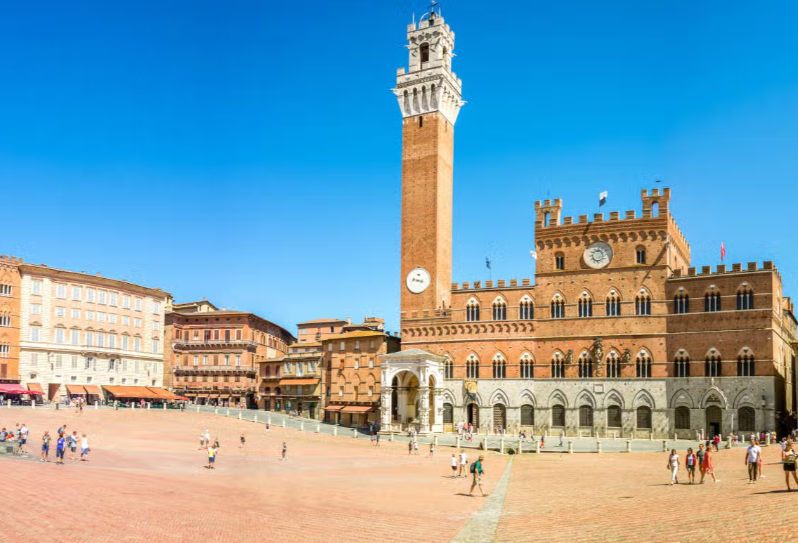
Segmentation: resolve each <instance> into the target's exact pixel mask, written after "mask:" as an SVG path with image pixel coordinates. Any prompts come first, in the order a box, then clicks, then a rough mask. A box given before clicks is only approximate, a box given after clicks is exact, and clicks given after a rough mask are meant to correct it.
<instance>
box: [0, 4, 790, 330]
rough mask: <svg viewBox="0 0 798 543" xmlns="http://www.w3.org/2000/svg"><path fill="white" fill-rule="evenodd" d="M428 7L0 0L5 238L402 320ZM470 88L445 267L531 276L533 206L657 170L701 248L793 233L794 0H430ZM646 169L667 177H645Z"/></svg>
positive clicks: (179, 288) (624, 195)
mask: <svg viewBox="0 0 798 543" xmlns="http://www.w3.org/2000/svg"><path fill="white" fill-rule="evenodd" d="M426 5H428V2H415V1H409V0H378V1H373V2H371V3H363V2H357V3H355V2H347V1H343V0H336V1H332V0H305V1H304V2H301V3H299V2H274V1H262V0H261V1H256V0H224V1H222V0H214V1H211V0H171V1H166V2H165V1H163V0H157V1H156V0H136V1H131V0H115V1H114V2H108V1H107V0H98V1H91V0H71V1H69V2H63V1H62V0H37V1H36V2H4V3H2V5H1V6H0V50H2V51H3V54H2V55H0V74H1V75H2V79H1V81H2V84H0V188H1V189H2V202H3V204H4V205H3V206H2V209H3V211H2V216H3V218H4V223H5V227H4V228H3V229H2V231H0V253H2V254H11V255H15V256H21V257H23V258H24V259H25V261H27V262H33V263H43V264H47V265H49V266H52V267H58V268H63V269H69V270H74V271H86V272H87V273H97V272H100V273H102V274H103V275H104V276H106V277H112V278H117V279H126V280H129V281H133V282H136V283H140V284H143V285H146V286H152V287H158V288H162V289H164V290H167V291H168V292H170V293H172V295H173V296H174V297H175V299H176V300H177V301H178V302H186V301H193V300H197V299H201V298H203V297H207V298H208V299H209V300H211V301H212V302H213V303H214V304H216V305H217V306H219V307H226V308H228V309H238V310H247V311H252V312H255V313H257V314H259V315H260V316H262V317H264V318H266V319H269V320H272V321H273V322H276V323H278V324H280V325H282V326H284V327H286V328H287V329H288V330H289V331H290V332H292V333H294V334H295V333H296V327H295V324H296V323H297V322H301V321H304V320H310V319H315V318H321V317H335V318H346V317H351V318H352V320H353V321H357V322H360V320H361V319H362V318H363V317H364V316H379V317H383V318H385V320H386V325H387V328H388V329H389V330H398V328H399V293H400V290H399V289H400V286H401V284H402V279H401V278H400V276H399V247H400V245H399V243H400V239H399V236H400V205H401V201H400V195H401V126H402V125H401V117H400V112H399V107H398V104H397V102H396V99H395V97H394V96H393V94H392V93H391V91H390V89H391V88H392V87H393V86H394V84H395V77H396V69H397V68H399V67H404V66H406V65H407V50H406V49H405V48H404V47H403V45H404V44H405V43H406V34H405V32H406V28H407V24H409V23H410V22H411V20H412V17H413V15H414V14H415V16H416V17H418V16H420V15H421V14H422V13H424V11H425V9H424V8H425V6H426ZM441 8H442V15H443V17H444V19H445V20H446V22H447V23H448V24H449V25H450V26H451V28H452V29H453V30H454V31H455V32H456V43H455V49H454V53H455V54H456V55H457V56H456V57H455V58H454V60H453V69H454V71H455V72H456V73H457V75H458V77H460V78H461V79H462V81H463V98H464V99H465V100H466V101H467V104H466V105H465V106H464V107H463V109H462V110H461V112H460V116H459V118H458V121H457V126H456V137H455V171H454V233H453V239H454V241H453V243H454V246H453V277H452V280H453V281H455V282H463V281H475V280H485V279H488V274H489V271H488V270H487V268H486V266H485V259H486V257H487V258H490V259H491V261H492V272H491V273H492V277H493V279H511V278H524V277H532V276H533V274H534V261H533V260H532V258H531V257H530V253H529V252H530V250H531V249H532V248H533V243H534V239H533V235H534V231H533V229H534V202H535V200H542V199H545V198H562V199H563V206H564V209H563V214H564V215H566V216H569V215H573V216H577V215H580V214H590V215H592V214H593V213H595V212H598V211H599V209H598V195H599V193H600V192H601V191H605V190H606V191H608V193H609V198H608V202H607V205H606V206H604V207H603V208H602V211H604V212H605V213H608V212H610V211H616V210H617V211H621V212H623V211H625V210H630V209H636V210H638V212H639V210H640V209H641V202H640V190H641V189H643V188H652V187H654V186H660V187H662V186H669V187H670V188H671V192H672V194H671V212H672V214H673V215H674V216H675V218H676V220H677V221H678V223H679V225H680V228H681V230H682V232H683V233H684V234H685V236H686V237H687V239H688V241H689V242H690V243H691V249H692V264H693V265H694V266H699V267H700V266H702V265H716V264H719V263H720V260H719V259H720V244H721V242H724V243H725V247H726V259H725V262H726V263H728V264H731V263H734V262H748V261H760V262H761V261H763V260H773V261H774V262H775V263H776V266H777V267H778V268H779V270H780V272H781V274H782V277H783V279H784V282H785V293H786V294H787V295H790V294H792V295H798V272H796V266H798V254H797V253H796V251H795V249H794V243H793V226H794V221H793V215H794V201H795V199H796V196H797V195H798V194H797V193H798V188H796V183H795V181H796V150H797V149H798V128H797V127H798V60H796V55H795V52H796V51H798V32H795V21H796V20H798V4H797V3H795V2H792V1H786V0H784V1H772V2H758V3H752V2H742V1H739V2H738V1H733V2H728V1H726V2H721V1H714V0H708V1H704V2H694V1H686V0H685V1H680V0H676V1H667V2H666V1H653V2H639V1H631V0H630V1H622V0H616V1H606V2H595V1H592V0H566V1H560V2H542V1H538V0H506V1H504V2H501V3H499V2H477V1H475V0H443V1H442V2H441ZM657 179H660V180H661V181H662V183H661V184H660V185H655V181H656V180H657Z"/></svg>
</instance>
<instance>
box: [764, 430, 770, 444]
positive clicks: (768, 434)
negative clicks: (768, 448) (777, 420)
mask: <svg viewBox="0 0 798 543" xmlns="http://www.w3.org/2000/svg"><path fill="white" fill-rule="evenodd" d="M765 444H767V445H770V432H768V433H767V436H765Z"/></svg>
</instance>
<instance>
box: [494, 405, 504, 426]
mask: <svg viewBox="0 0 798 543" xmlns="http://www.w3.org/2000/svg"><path fill="white" fill-rule="evenodd" d="M493 429H494V430H501V429H507V408H506V407H505V406H504V404H500V403H497V404H496V405H494V406H493Z"/></svg>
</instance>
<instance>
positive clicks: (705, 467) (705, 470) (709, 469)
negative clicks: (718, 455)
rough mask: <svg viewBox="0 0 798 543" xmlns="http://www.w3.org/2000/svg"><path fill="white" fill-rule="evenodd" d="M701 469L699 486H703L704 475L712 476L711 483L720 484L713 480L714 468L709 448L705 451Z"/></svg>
mask: <svg viewBox="0 0 798 543" xmlns="http://www.w3.org/2000/svg"><path fill="white" fill-rule="evenodd" d="M701 468H702V469H701V484H704V476H706V475H710V476H712V482H714V483H718V482H720V481H718V480H717V479H716V478H715V466H714V464H713V463H712V451H710V450H709V447H707V450H706V451H705V452H704V463H703V464H702V465H701Z"/></svg>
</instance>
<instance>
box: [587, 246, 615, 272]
mask: <svg viewBox="0 0 798 543" xmlns="http://www.w3.org/2000/svg"><path fill="white" fill-rule="evenodd" d="M584 259H585V264H587V265H588V266H590V267H591V268H595V269H599V268H604V267H606V266H607V265H608V264H609V263H610V261H611V260H612V247H610V246H609V244H607V243H604V242H603V241H597V242H595V243H591V244H590V245H588V246H587V249H585V254H584Z"/></svg>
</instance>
